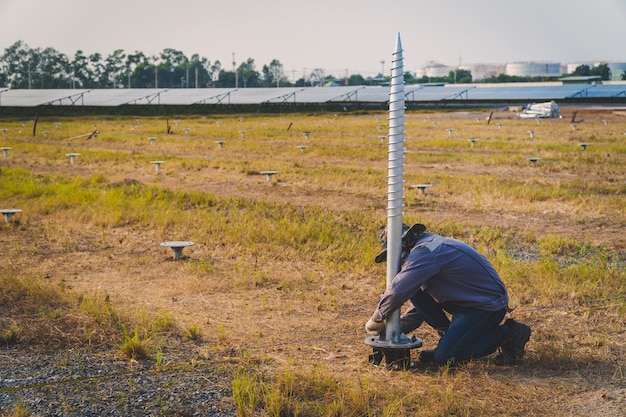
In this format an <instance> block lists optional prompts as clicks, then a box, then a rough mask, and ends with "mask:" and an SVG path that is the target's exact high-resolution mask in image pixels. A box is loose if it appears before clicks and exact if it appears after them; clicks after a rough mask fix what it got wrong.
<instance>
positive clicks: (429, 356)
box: [417, 349, 435, 363]
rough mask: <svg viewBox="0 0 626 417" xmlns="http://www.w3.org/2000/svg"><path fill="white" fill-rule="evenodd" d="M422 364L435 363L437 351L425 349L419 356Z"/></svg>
mask: <svg viewBox="0 0 626 417" xmlns="http://www.w3.org/2000/svg"><path fill="white" fill-rule="evenodd" d="M417 356H418V357H419V359H420V362H423V363H429V362H434V361H435V349H424V350H422V351H420V353H419V355H417Z"/></svg>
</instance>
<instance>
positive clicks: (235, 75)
mask: <svg viewBox="0 0 626 417" xmlns="http://www.w3.org/2000/svg"><path fill="white" fill-rule="evenodd" d="M335 81H336V79H335V77H334V76H332V75H326V74H325V71H324V69H322V68H316V69H313V70H312V71H311V72H310V73H309V74H307V75H306V76H305V75H303V77H302V78H300V79H299V80H295V81H290V80H289V79H288V77H287V76H286V73H285V70H284V68H283V65H282V64H281V63H280V61H279V60H277V59H273V60H272V61H271V62H270V63H269V64H266V65H263V66H262V68H261V71H260V72H259V71H258V70H257V68H256V63H255V62H254V59H252V58H248V59H247V60H245V61H243V62H241V63H240V64H239V66H238V67H236V68H234V65H233V68H232V69H228V68H225V67H224V66H223V65H222V63H221V62H220V61H218V60H216V61H213V62H211V61H209V60H208V59H207V58H205V57H202V56H200V55H198V54H193V55H191V57H188V56H187V55H185V54H184V53H183V52H182V51H179V50H176V49H172V48H166V49H163V50H162V51H161V52H160V53H158V54H156V55H152V56H150V55H146V54H144V53H143V52H139V51H135V52H134V53H127V52H125V51H124V50H123V49H118V50H115V51H113V52H112V53H111V54H109V55H108V56H104V55H102V54H100V53H98V52H96V53H92V54H89V55H88V54H85V53H84V52H83V51H82V50H78V51H76V52H75V53H74V56H72V57H69V56H67V55H66V54H64V53H62V52H59V51H57V50H56V49H54V48H51V47H47V48H30V47H29V46H28V45H27V44H26V43H25V42H24V41H17V42H15V43H14V44H12V45H11V46H9V47H8V48H6V49H5V50H4V53H3V54H2V56H0V86H5V87H10V88H14V89H30V88H34V89H47V88H89V89H95V88H207V87H221V88H232V87H234V88H238V87H241V88H246V87H288V86H316V85H323V84H326V83H329V82H335ZM341 81H342V82H343V85H367V84H371V83H375V82H377V81H376V80H374V79H371V78H370V79H365V78H363V77H362V76H360V75H358V74H355V75H351V76H350V77H347V78H346V79H344V80H341Z"/></svg>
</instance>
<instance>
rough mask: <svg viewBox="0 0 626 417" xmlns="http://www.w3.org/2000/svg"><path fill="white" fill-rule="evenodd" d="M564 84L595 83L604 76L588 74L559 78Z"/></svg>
mask: <svg viewBox="0 0 626 417" xmlns="http://www.w3.org/2000/svg"><path fill="white" fill-rule="evenodd" d="M559 81H561V82H562V83H563V84H595V83H597V82H599V81H602V77H601V76H599V75H588V76H582V75H581V76H574V77H563V78H559Z"/></svg>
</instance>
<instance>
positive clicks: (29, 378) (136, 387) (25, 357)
mask: <svg viewBox="0 0 626 417" xmlns="http://www.w3.org/2000/svg"><path fill="white" fill-rule="evenodd" d="M178 354H179V355H184V352H179V353H178ZM168 355H170V357H169V362H166V363H164V364H163V366H160V367H157V366H156V365H155V363H154V361H152V362H150V363H138V362H129V361H128V360H123V359H121V358H116V357H115V355H113V354H112V353H110V352H106V351H103V352H96V353H94V352H93V351H79V350H65V351H56V352H54V353H51V354H41V353H34V352H23V351H19V350H18V349H7V350H3V351H0V415H6V414H10V413H11V412H12V411H13V410H14V409H15V407H16V406H17V405H21V406H22V407H24V408H26V409H27V410H28V411H29V412H30V415H31V416H42V417H43V416H81V417H82V416H125V417H126V416H216V417H227V416H236V415H237V413H236V409H235V407H234V405H233V404H232V401H230V396H231V393H230V382H229V380H228V377H227V376H224V375H220V374H219V373H218V372H216V371H215V368H214V367H213V366H211V364H210V363H209V362H208V361H207V360H206V359H202V358H198V357H193V358H190V357H189V352H187V357H182V356H181V357H179V358H176V359H174V360H173V359H172V357H171V354H170V353H168Z"/></svg>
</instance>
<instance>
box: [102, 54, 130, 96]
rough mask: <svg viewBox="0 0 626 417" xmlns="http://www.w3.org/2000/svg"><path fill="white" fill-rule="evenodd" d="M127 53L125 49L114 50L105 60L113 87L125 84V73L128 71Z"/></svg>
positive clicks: (108, 76)
mask: <svg viewBox="0 0 626 417" xmlns="http://www.w3.org/2000/svg"><path fill="white" fill-rule="evenodd" d="M125 61H126V53H125V52H124V50H123V49H117V50H115V51H113V53H111V54H110V55H109V56H108V57H106V59H105V60H104V63H105V64H104V69H105V71H106V75H107V78H108V81H109V83H110V85H111V86H112V87H113V88H117V87H122V86H123V85H124V79H123V77H124V75H125V73H126V64H125Z"/></svg>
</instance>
